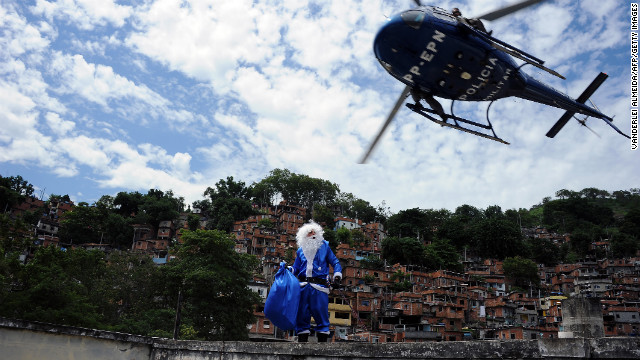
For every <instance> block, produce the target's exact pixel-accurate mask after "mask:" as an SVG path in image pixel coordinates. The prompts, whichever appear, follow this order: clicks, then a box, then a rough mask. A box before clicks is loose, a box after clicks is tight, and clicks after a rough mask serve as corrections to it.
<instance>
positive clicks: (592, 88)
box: [547, 72, 620, 138]
mask: <svg viewBox="0 0 640 360" xmlns="http://www.w3.org/2000/svg"><path fill="white" fill-rule="evenodd" d="M607 77H609V75H607V74H605V73H602V72H601V73H600V74H598V76H596V78H595V79H594V80H593V81H592V82H591V84H589V86H587V88H586V89H585V90H584V91H583V92H582V94H580V96H579V97H578V98H577V99H576V102H579V103H581V104H584V103H585V102H586V101H587V100H588V99H589V98H590V97H591V95H593V93H594V92H596V90H597V89H598V88H599V87H600V85H602V83H603V82H604V81H605V80H606V79H607ZM574 114H575V111H571V110H567V112H565V113H564V115H562V117H560V119H559V120H558V121H557V122H556V123H555V124H554V125H553V127H552V128H551V129H550V130H549V132H547V137H549V138H553V137H555V136H556V135H557V134H558V132H559V131H560V130H562V128H563V127H564V126H565V125H566V124H567V122H568V121H569V120H570V119H571V117H573V115H574ZM607 123H608V124H610V125H612V124H611V122H610V121H607ZM614 128H615V126H614ZM616 130H617V129H616ZM618 132H620V131H618Z"/></svg>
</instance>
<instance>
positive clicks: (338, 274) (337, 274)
mask: <svg viewBox="0 0 640 360" xmlns="http://www.w3.org/2000/svg"><path fill="white" fill-rule="evenodd" d="M337 276H340V279H342V273H341V272H339V271H338V272H337V273H335V274H333V278H334V279H335V278H336V277H337Z"/></svg>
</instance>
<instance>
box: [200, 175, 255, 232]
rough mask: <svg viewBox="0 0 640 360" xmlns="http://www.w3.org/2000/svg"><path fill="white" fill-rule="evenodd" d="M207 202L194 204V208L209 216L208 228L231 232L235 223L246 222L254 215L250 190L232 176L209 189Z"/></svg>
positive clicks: (206, 194) (206, 192) (207, 190)
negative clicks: (245, 220)
mask: <svg viewBox="0 0 640 360" xmlns="http://www.w3.org/2000/svg"><path fill="white" fill-rule="evenodd" d="M204 195H205V196H208V197H209V199H207V201H202V202H199V203H194V207H198V208H200V209H203V210H204V211H205V213H206V214H208V215H209V217H210V220H209V222H208V224H207V228H210V229H218V230H222V231H227V232H228V231H231V229H232V228H233V223H234V222H235V221H239V220H244V219H246V218H247V217H249V216H250V215H252V214H254V210H253V207H252V206H251V202H250V201H249V199H248V198H249V190H248V189H247V187H246V186H245V184H244V182H242V181H235V180H234V179H233V177H232V176H229V177H227V179H226V180H223V179H221V180H220V181H218V182H217V183H216V186H215V188H211V187H208V188H207V189H206V190H205V192H204Z"/></svg>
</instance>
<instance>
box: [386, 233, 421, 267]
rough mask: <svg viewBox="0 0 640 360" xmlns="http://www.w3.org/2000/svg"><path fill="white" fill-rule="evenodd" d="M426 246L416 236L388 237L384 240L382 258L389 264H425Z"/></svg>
mask: <svg viewBox="0 0 640 360" xmlns="http://www.w3.org/2000/svg"><path fill="white" fill-rule="evenodd" d="M423 251H424V246H423V245H422V242H420V241H419V240H418V239H414V238H406V237H405V238H397V237H387V238H385V239H384V240H382V258H383V259H385V260H387V263H389V264H403V265H409V264H411V265H424V261H425V258H424V256H423Z"/></svg>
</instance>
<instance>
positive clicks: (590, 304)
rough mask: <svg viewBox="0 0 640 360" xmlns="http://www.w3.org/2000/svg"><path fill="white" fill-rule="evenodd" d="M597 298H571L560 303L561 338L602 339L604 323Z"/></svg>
mask: <svg viewBox="0 0 640 360" xmlns="http://www.w3.org/2000/svg"><path fill="white" fill-rule="evenodd" d="M600 306H601V305H600V299H599V298H586V297H579V296H576V297H572V298H569V299H566V300H564V301H562V325H563V328H564V331H561V332H559V333H558V336H559V337H561V338H600V337H604V321H603V320H602V309H601V307H600Z"/></svg>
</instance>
